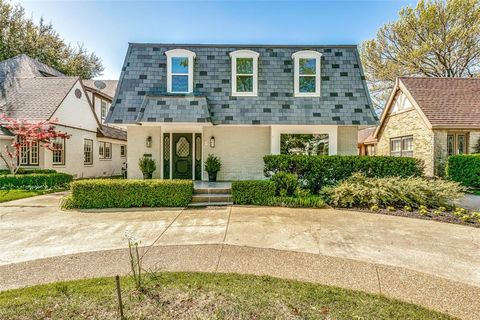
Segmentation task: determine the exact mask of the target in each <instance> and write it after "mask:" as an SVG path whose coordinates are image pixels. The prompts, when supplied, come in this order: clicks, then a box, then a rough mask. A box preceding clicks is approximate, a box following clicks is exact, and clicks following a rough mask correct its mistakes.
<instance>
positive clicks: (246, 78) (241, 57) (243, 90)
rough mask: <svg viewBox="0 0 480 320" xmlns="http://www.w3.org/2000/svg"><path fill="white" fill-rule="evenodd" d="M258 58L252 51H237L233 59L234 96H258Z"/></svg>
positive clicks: (232, 54) (233, 54) (231, 54)
mask: <svg viewBox="0 0 480 320" xmlns="http://www.w3.org/2000/svg"><path fill="white" fill-rule="evenodd" d="M258 56H259V53H258V52H255V51H251V50H237V51H234V52H231V53H230V57H231V58H232V95H233V96H256V95H257V93H258Z"/></svg>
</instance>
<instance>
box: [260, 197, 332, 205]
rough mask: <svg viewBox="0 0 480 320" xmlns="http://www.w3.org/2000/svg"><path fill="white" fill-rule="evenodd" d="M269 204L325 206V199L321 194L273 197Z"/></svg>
mask: <svg viewBox="0 0 480 320" xmlns="http://www.w3.org/2000/svg"><path fill="white" fill-rule="evenodd" d="M269 205H271V206H280V207H289V208H323V207H325V201H324V200H323V199H322V198H320V197H319V196H314V195H309V196H305V197H273V198H271V199H270V202H269Z"/></svg>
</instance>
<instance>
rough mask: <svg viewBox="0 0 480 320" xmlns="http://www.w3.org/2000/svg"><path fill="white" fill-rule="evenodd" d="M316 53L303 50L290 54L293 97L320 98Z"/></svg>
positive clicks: (318, 56) (318, 60) (318, 53)
mask: <svg viewBox="0 0 480 320" xmlns="http://www.w3.org/2000/svg"><path fill="white" fill-rule="evenodd" d="M321 57H322V54H321V53H320V52H317V51H311V50H305V51H298V52H295V53H294V54H292V59H293V60H294V68H295V73H294V84H293V85H294V92H295V97H320V61H321V60H320V59H321Z"/></svg>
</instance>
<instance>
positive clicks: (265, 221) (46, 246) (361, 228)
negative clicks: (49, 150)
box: [0, 193, 480, 286]
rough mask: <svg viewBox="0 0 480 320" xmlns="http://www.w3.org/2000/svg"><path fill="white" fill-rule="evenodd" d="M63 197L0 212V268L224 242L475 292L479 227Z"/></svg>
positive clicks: (479, 271)
mask: <svg viewBox="0 0 480 320" xmlns="http://www.w3.org/2000/svg"><path fill="white" fill-rule="evenodd" d="M63 195H64V194H62V193H58V194H51V195H45V196H39V197H35V198H29V199H22V200H17V201H13V202H8V203H5V204H2V205H1V206H0V248H2V250H0V265H6V264H11V263H17V262H22V261H28V260H33V259H39V258H46V257H53V256H59V255H66V254H74V253H80V252H90V251H99V250H107V249H117V248H125V247H126V240H125V239H124V234H125V232H126V231H129V232H131V233H132V234H134V235H135V236H136V237H137V238H138V239H139V240H140V241H141V244H142V245H144V246H149V245H152V244H155V245H193V244H229V245H237V246H249V247H256V248H271V249H279V250H290V251H295V252H303V253H314V254H320V255H324V256H331V257H339V258H348V259H354V260H358V261H364V262H369V263H375V264H381V265H389V266H396V267H401V268H408V269H411V270H416V271H420V272H423V273H427V274H432V275H436V276H440V277H443V278H446V279H450V280H455V281H460V282H463V283H467V284H471V285H475V286H480V229H478V228H473V227H466V226H460V225H454V224H446V223H439V222H433V221H426V220H418V219H409V218H402V217H393V216H385V215H376V214H368V213H357V212H352V211H340V210H332V209H288V208H264V207H235V206H233V207H226V208H220V209H162V210H158V209H157V210H136V211H121V210H115V211H113V210H112V211H101V212H100V211H97V212H94V211H85V212H79V211H61V210H60V209H58V203H59V201H60V200H61V198H62V196H63Z"/></svg>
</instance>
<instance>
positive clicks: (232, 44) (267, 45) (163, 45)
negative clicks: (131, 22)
mask: <svg viewBox="0 0 480 320" xmlns="http://www.w3.org/2000/svg"><path fill="white" fill-rule="evenodd" d="M128 44H129V45H130V46H135V47H165V46H169V47H170V46H175V47H198V48H212V47H213V48H231V47H236V48H357V47H358V45H356V44H334V45H323V44H322V45H316V44H294V45H287V44H278V45H277V44H235V43H231V44H223V43H222V44H198V43H192V44H188V43H141V42H129V43H128Z"/></svg>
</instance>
